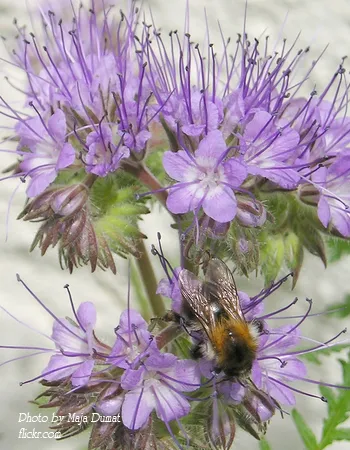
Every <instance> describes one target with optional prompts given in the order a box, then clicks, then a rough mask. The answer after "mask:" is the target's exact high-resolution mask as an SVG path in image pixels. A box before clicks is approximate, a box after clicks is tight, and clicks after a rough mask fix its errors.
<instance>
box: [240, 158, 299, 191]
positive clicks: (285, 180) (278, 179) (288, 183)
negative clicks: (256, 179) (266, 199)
mask: <svg viewBox="0 0 350 450" xmlns="http://www.w3.org/2000/svg"><path fill="white" fill-rule="evenodd" d="M273 165H276V166H278V168H277V169H274V168H273ZM269 166H270V167H259V166H253V165H249V166H248V172H249V173H250V174H252V175H260V176H262V177H264V178H268V179H269V180H271V181H273V182H274V183H276V184H278V185H279V186H281V187H283V188H284V189H294V188H295V187H296V186H297V185H298V183H299V181H300V175H299V174H298V172H297V171H296V170H294V169H290V168H288V166H287V165H285V164H283V163H281V162H275V164H273V161H271V164H269Z"/></svg>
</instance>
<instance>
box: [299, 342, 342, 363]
mask: <svg viewBox="0 0 350 450" xmlns="http://www.w3.org/2000/svg"><path fill="white" fill-rule="evenodd" d="M348 348H349V344H339V345H334V346H333V347H325V348H322V349H320V350H317V351H315V352H311V353H305V355H300V356H301V357H302V358H303V359H306V360H307V361H309V362H311V363H313V364H317V365H319V366H320V365H321V364H322V361H321V359H320V358H321V356H329V355H331V354H332V353H339V352H341V351H342V350H344V349H348Z"/></svg>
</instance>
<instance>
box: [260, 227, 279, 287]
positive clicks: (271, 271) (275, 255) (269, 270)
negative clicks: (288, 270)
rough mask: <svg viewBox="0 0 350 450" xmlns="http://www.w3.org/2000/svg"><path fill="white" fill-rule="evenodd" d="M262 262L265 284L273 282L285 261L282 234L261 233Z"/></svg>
mask: <svg viewBox="0 0 350 450" xmlns="http://www.w3.org/2000/svg"><path fill="white" fill-rule="evenodd" d="M259 239H260V264H261V271H262V273H263V275H264V277H265V284H266V285H269V284H271V283H272V282H273V281H274V280H275V279H276V278H277V276H278V273H279V271H280V270H281V267H282V264H283V261H284V250H285V246H284V239H283V236H282V235H281V234H275V235H271V234H270V233H269V234H268V233H267V232H264V233H261V235H260V236H259Z"/></svg>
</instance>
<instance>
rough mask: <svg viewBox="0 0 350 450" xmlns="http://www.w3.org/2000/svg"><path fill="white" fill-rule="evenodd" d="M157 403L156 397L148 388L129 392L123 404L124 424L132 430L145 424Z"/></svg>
mask: <svg viewBox="0 0 350 450" xmlns="http://www.w3.org/2000/svg"><path fill="white" fill-rule="evenodd" d="M155 405H156V401H155V397H154V395H153V394H152V392H150V390H148V389H142V388H139V389H136V390H133V391H131V392H128V393H127V394H126V395H125V399H124V402H123V406H122V421H123V424H124V425H125V426H126V427H127V428H129V429H130V430H138V429H139V428H141V427H142V426H143V425H145V423H146V422H147V419H148V417H149V415H150V414H151V412H152V411H153V409H154V408H155Z"/></svg>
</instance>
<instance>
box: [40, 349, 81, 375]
mask: <svg viewBox="0 0 350 450" xmlns="http://www.w3.org/2000/svg"><path fill="white" fill-rule="evenodd" d="M81 363H82V359H81V358H80V357H69V356H63V355H53V356H51V358H50V361H49V363H48V365H47V366H46V367H45V369H44V370H43V371H42V374H43V378H44V380H47V381H56V380H62V379H63V378H66V377H69V376H71V375H72V373H74V372H75V371H76V369H77V367H78V365H80V364H81ZM67 366H68V367H67ZM50 372H52V373H50Z"/></svg>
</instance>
